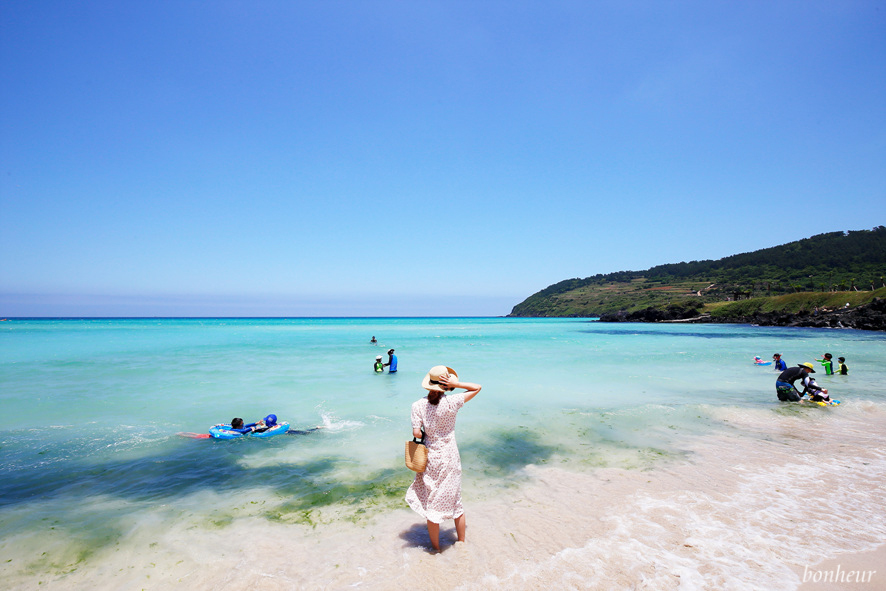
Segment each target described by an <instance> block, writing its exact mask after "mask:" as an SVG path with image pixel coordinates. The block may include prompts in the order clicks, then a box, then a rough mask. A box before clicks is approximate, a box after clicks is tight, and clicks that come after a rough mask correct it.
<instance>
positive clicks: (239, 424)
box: [231, 418, 243, 429]
mask: <svg viewBox="0 0 886 591" xmlns="http://www.w3.org/2000/svg"><path fill="white" fill-rule="evenodd" d="M231 427H232V428H234V429H242V428H243V419H238V418H235V419H231Z"/></svg>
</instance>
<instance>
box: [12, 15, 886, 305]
mask: <svg viewBox="0 0 886 591" xmlns="http://www.w3.org/2000/svg"><path fill="white" fill-rule="evenodd" d="M0 217H2V219H0V316H57V315H60V316H84V315H86V316H95V315H98V316H105V315H107V316H120V315H123V316H127V315H128V316H141V315H145V316H155V315H161V316H177V315H187V316H216V315H233V316H239V315H246V316H255V315H258V316H262V315H270V316H318V315H319V316H325V315H328V316H375V315H378V316H398V315H403V316H410V315H420V316H428V315H504V314H507V313H508V312H510V309H511V307H512V306H513V305H515V304H517V303H518V302H520V301H522V300H523V299H524V298H526V297H527V296H529V295H531V294H532V293H534V292H536V291H538V290H540V289H543V288H545V287H547V286H548V285H550V284H552V283H555V282H557V281H560V280H562V279H568V278H572V277H587V276H589V275H594V274H596V273H607V272H611V271H619V270H628V269H630V270H639V269H645V268H648V267H650V266H653V265H657V264H662V263H673V262H679V261H684V260H685V261H690V260H700V259H716V258H720V257H723V256H728V255H731V254H736V253H739V252H747V251H751V250H756V249H759V248H765V247H769V246H774V245H776V244H783V243H785V242H790V241H792V240H797V239H800V238H805V237H808V236H811V235H814V234H819V233H822V232H831V231H836V230H857V229H864V228H871V227H873V226H876V225H880V224H883V223H886V2H883V1H868V2H854V1H847V0H840V1H833V0H827V1H824V2H820V1H815V0H802V1H794V2H779V1H750V2H726V1H722V2H721V1H711V0H703V1H698V2H667V1H658V0H654V1H653V0H650V1H647V2H639V1H629V0H617V1H611V2H608V1H592V0H591V1H588V0H582V1H575V2H566V1H563V2H557V1H553V2H541V1H538V2H523V1H500V2H496V1H483V0H479V1H478V0H471V1H446V2H433V1H416V2H411V1H410V2H407V1H396V2H394V1H392V2H380V1H378V2H376V1H367V2H359V1H356V0H348V1H329V0H324V1H322V2H321V1H299V2H291V1H279V2H270V1H260V0H259V1H256V0H248V1H224V0H212V1H210V0H207V1H203V2H190V1H187V0H176V1H169V2H162V1H160V2H158V1H155V0H150V1H140V0H126V1H120V0H113V1H107V2H98V1H91V0H84V1H82V2H69V1H67V0H64V1H50V0H47V1H37V2H35V1H33V0H3V1H2V3H0Z"/></svg>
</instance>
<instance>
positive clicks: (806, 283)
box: [510, 226, 886, 317]
mask: <svg viewBox="0 0 886 591" xmlns="http://www.w3.org/2000/svg"><path fill="white" fill-rule="evenodd" d="M884 278H886V227H884V226H877V227H876V228H874V229H872V230H856V231H849V232H829V233H827V234H819V235H817V236H812V237H811V238H805V239H803V240H798V241H796V242H789V243H788V244H782V245H780V246H773V247H771V248H764V249H762V250H756V251H754V252H748V253H742V254H736V255H732V256H729V257H725V258H722V259H719V260H704V261H691V262H688V263H687V262H681V263H673V264H667V265H659V266H656V267H652V268H651V269H647V270H645V271H618V272H615V273H607V274H605V275H602V274H598V275H594V276H592V277H586V278H584V279H566V280H564V281H560V282H559V283H555V284H553V285H550V286H548V287H546V288H545V289H543V290H541V291H539V292H537V293H535V294H533V295H531V296H529V297H528V298H526V299H525V300H524V301H523V302H521V303H519V304H517V305H516V306H514V308H513V310H512V311H511V313H510V316H530V317H541V316H545V317H552V316H588V317H589V316H600V315H601V314H604V313H607V312H618V311H628V312H631V311H635V310H641V309H645V308H648V307H650V306H651V307H654V308H664V307H667V306H669V305H685V304H691V305H693V306H697V307H701V305H710V304H713V303H715V302H723V301H729V300H741V299H746V298H757V297H767V296H778V295H785V294H790V293H801V292H813V291H818V292H836V291H857V290H870V291H873V290H874V289H876V288H879V287H883V286H886V282H884V281H886V279H884Z"/></svg>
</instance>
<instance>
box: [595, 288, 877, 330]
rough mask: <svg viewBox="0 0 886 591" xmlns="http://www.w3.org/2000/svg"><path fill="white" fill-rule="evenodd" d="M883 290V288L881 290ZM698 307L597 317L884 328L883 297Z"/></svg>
mask: <svg viewBox="0 0 886 591" xmlns="http://www.w3.org/2000/svg"><path fill="white" fill-rule="evenodd" d="M881 291H882V290H881ZM699 312H700V309H699V308H698V307H694V306H693V307H681V306H670V307H668V308H666V309H664V310H661V309H656V308H652V307H649V308H646V309H645V310H637V311H634V312H615V313H609V314H603V315H602V316H600V322H686V323H709V322H717V323H735V324H756V325H759V326H802V327H811V328H856V329H860V330H879V331H886V299H882V298H874V299H873V300H872V301H871V302H870V303H868V304H862V305H859V306H856V307H854V308H837V309H829V308H821V309H814V310H812V311H810V310H805V309H804V310H799V311H797V312H787V311H783V310H782V311H770V312H764V311H759V310H758V311H755V312H752V313H750V314H717V315H714V314H711V313H699Z"/></svg>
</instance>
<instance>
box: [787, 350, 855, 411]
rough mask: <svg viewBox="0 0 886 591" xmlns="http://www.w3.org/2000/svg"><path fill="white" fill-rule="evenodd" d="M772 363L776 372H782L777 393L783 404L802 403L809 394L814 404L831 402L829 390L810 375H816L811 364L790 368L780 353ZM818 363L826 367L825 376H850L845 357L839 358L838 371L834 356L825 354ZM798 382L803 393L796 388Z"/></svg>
mask: <svg viewBox="0 0 886 591" xmlns="http://www.w3.org/2000/svg"><path fill="white" fill-rule="evenodd" d="M772 361H773V363H774V365H775V370H776V371H778V372H780V373H779V374H778V378H776V380H775V393H776V395H777V396H778V399H779V400H781V401H783V402H800V401H801V400H802V399H803V397H804V396H806V395H807V394H808V395H809V399H810V400H811V401H812V402H825V403H829V402H831V397H830V396H829V395H828V390H827V388H822V387H821V386H819V385H818V384H817V383H816V381H815V378H813V377H812V376H810V375H809V374H812V373H815V366H813V365H812V364H811V363H809V362H806V363H800V364H798V365H797V367H788V366H787V363H785V361H784V359H782V358H781V354H780V353H776V354H775V355H773V356H772ZM816 361H818V362H819V363H821V364H822V366H823V367H824V371H825V375H829V376H832V375H834V374H835V373H839V374H840V375H844V376H845V375H849V367H848V366H847V365H846V358H845V357H838V358H837V361H838V363H839V365H838V366H837V370H836V371H834V362H833V356H832V355H831V354H830V353H825V354H824V355H822V358H821V359H816ZM797 382H800V385H801V386H803V390H802V391H801V390H800V389H799V388H798V387H797V386H796V383H797Z"/></svg>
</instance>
